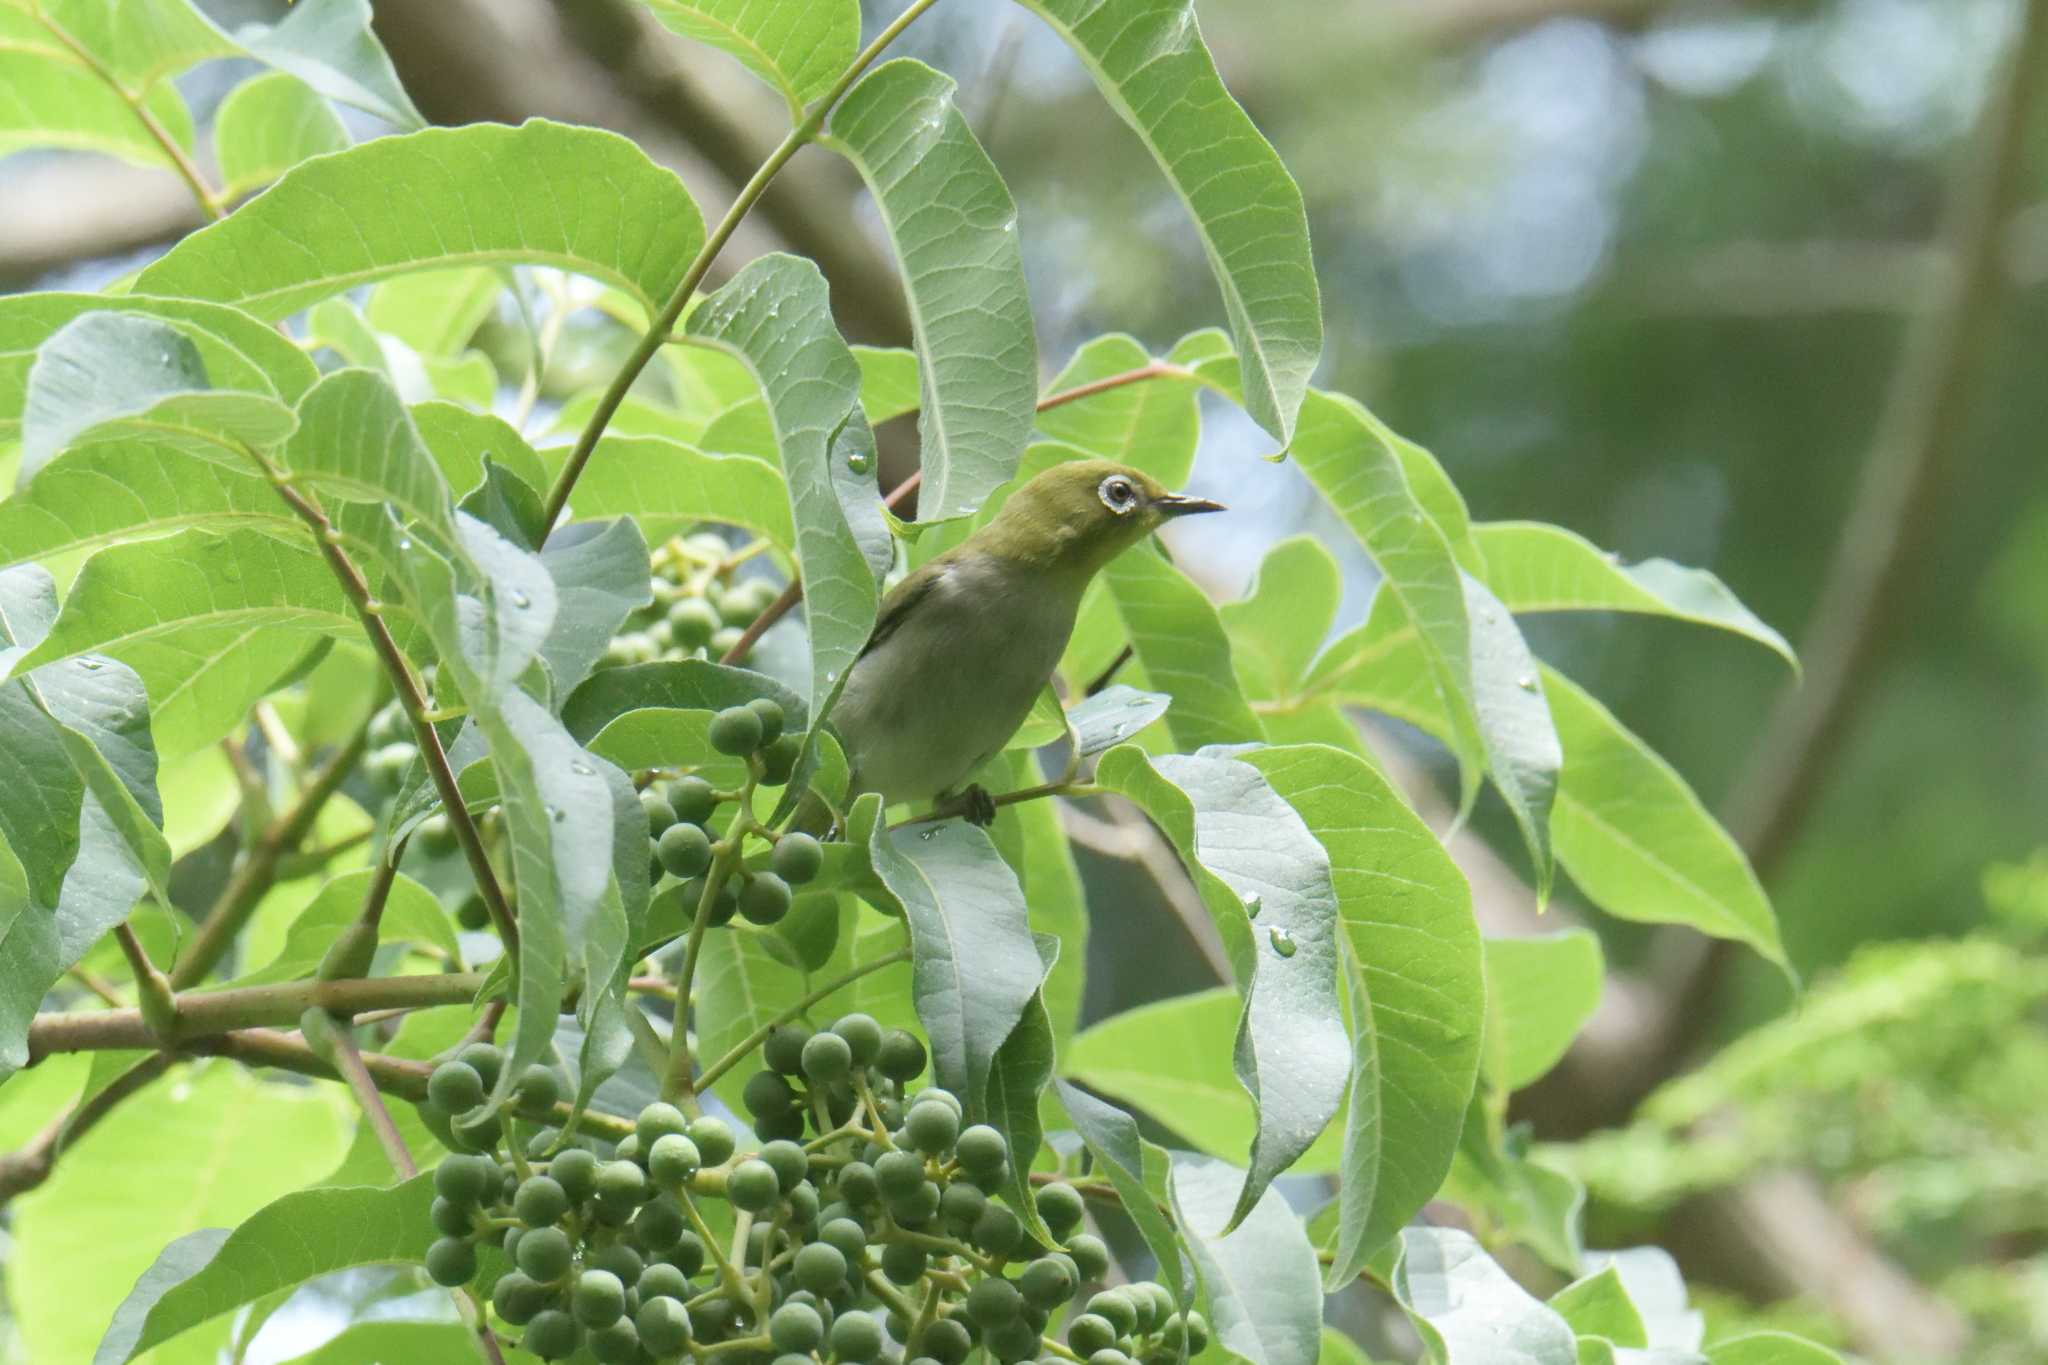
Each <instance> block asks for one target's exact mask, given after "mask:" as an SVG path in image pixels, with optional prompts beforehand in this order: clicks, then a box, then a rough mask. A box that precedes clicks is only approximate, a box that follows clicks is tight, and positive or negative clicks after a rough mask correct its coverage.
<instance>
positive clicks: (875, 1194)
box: [839, 1161, 882, 1209]
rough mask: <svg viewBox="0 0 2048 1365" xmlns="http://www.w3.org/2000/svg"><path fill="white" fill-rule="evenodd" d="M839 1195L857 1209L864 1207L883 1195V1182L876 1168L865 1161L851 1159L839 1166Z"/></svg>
mask: <svg viewBox="0 0 2048 1365" xmlns="http://www.w3.org/2000/svg"><path fill="white" fill-rule="evenodd" d="M839 1197H840V1198H841V1199H844V1200H845V1201H846V1202H847V1204H848V1205H849V1206H851V1207H853V1208H856V1209H864V1208H866V1207H868V1206H869V1205H870V1204H873V1203H874V1202H875V1201H876V1200H877V1199H880V1198H881V1197H882V1182H881V1181H880V1180H878V1179H877V1178H876V1177H875V1168H874V1167H872V1166H870V1165H868V1163H867V1162H865V1161H849V1162H847V1163H846V1164H845V1165H844V1166H841V1167H840V1168H839Z"/></svg>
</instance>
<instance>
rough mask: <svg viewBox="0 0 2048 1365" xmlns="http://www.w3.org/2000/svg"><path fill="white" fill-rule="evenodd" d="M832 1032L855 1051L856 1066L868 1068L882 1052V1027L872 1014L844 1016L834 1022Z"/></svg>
mask: <svg viewBox="0 0 2048 1365" xmlns="http://www.w3.org/2000/svg"><path fill="white" fill-rule="evenodd" d="M832 1031H833V1032H834V1033H836V1034H838V1035H839V1036H840V1037H841V1038H844V1039H845V1040H846V1045H847V1046H848V1047H850V1048H852V1049H853V1062H854V1065H855V1066H867V1065H869V1064H870V1063H872V1062H873V1061H874V1060H875V1058H876V1057H878V1056H880V1055H881V1052H882V1026H881V1025H880V1024H878V1023H876V1022H875V1016H873V1015H872V1014H848V1015H842V1016H841V1017H840V1018H838V1019H836V1020H834V1021H833V1024H832Z"/></svg>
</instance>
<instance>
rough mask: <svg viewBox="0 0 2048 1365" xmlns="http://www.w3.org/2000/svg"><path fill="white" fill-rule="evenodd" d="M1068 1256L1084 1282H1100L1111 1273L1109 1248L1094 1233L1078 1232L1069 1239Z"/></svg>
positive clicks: (1049, 1187)
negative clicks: (1072, 1260) (1071, 1258)
mask: <svg viewBox="0 0 2048 1365" xmlns="http://www.w3.org/2000/svg"><path fill="white" fill-rule="evenodd" d="M1046 1188H1048V1189H1051V1188H1052V1187H1051V1186H1047V1187H1046ZM1041 1207H1042V1206H1041ZM1067 1255H1069V1256H1071V1257H1073V1258H1074V1266H1075V1268H1076V1269H1077V1270H1079V1271H1080V1272H1081V1278H1082V1279H1084V1280H1099V1279H1101V1278H1102V1277H1103V1276H1104V1275H1107V1274H1108V1273H1109V1247H1108V1246H1107V1245H1105V1244H1104V1243H1103V1240H1102V1239H1101V1238H1100V1237H1097V1236H1096V1235H1095V1234H1094V1233H1092V1232H1077V1233H1075V1234H1074V1235H1073V1236H1071V1237H1069V1238H1067Z"/></svg>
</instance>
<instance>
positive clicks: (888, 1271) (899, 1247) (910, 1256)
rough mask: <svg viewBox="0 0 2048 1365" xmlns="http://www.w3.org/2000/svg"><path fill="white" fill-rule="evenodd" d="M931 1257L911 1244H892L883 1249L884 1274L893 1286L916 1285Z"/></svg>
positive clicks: (920, 1248) (922, 1249)
mask: <svg viewBox="0 0 2048 1365" xmlns="http://www.w3.org/2000/svg"><path fill="white" fill-rule="evenodd" d="M930 1260H931V1257H930V1256H929V1255H928V1254H927V1253H926V1252H925V1249H924V1248H923V1247H921V1246H917V1245H916V1244H914V1243H911V1242H890V1243H888V1244H887V1245H885V1246H884V1247H883V1248H882V1273H883V1274H884V1275H887V1276H888V1277H889V1280H890V1282H891V1283H892V1284H905V1285H908V1284H916V1283H917V1282H918V1281H919V1280H920V1279H922V1278H923V1277H924V1270H925V1265H926V1264H927V1263H928V1262H929V1261H930Z"/></svg>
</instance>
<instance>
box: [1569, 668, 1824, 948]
mask: <svg viewBox="0 0 2048 1365" xmlns="http://www.w3.org/2000/svg"><path fill="white" fill-rule="evenodd" d="M1544 681H1545V685H1546V690H1547V692H1548V694H1549V698H1550V709H1551V714H1552V716H1553V717H1554V718H1555V719H1556V721H1557V730H1558V735H1559V737H1560V738H1561V739H1562V740H1563V742H1564V746H1565V754H1566V758H1565V765H1564V774H1563V780H1562V782H1561V783H1560V786H1559V789H1558V798H1557V808H1556V810H1555V811H1554V812H1552V815H1551V828H1552V831H1553V833H1554V834H1555V836H1556V839H1557V849H1558V855H1559V857H1561V858H1562V859H1563V860H1564V864H1565V867H1566V868H1567V869H1568V870H1569V871H1570V872H1571V875H1572V880H1573V881H1574V882H1576V883H1577V884H1578V886H1579V889H1580V890H1581V891H1583V892H1584V893H1585V894H1586V896H1587V897H1588V898H1589V899H1591V900H1592V901H1593V903H1594V904H1595V905H1598V906H1599V907H1600V908H1601V909H1603V910H1605V911H1607V912H1608V913H1609V914H1611V915H1616V916H1618V917H1620V918H1622V919H1630V920H1640V921H1644V922H1647V923H1653V924H1686V925H1690V926H1692V927H1693V928H1695V929H1698V930H1699V931H1700V932H1701V933H1705V934H1712V935H1714V936H1715V937H1717V938H1731V939H1735V940H1736V941H1738V942H1741V943H1746V944H1748V945H1749V946H1750V947H1752V948H1754V949H1756V950H1757V951H1758V952H1759V953H1761V954H1763V955H1764V956H1765V957H1766V958H1768V959H1770V960H1771V961H1772V962H1775V963H1777V964H1778V965H1779V966H1781V967H1783V966H1786V965H1787V964H1786V958H1785V948H1784V944H1783V942H1782V941H1781V940H1780V939H1779V937H1778V920H1777V916H1776V915H1775V914H1774V913H1773V912H1772V910H1771V903H1770V899H1769V898H1768V897H1767V896H1766V895H1765V894H1764V889H1763V887H1762V886H1761V885H1760V884H1759V883H1758V881H1757V879H1756V874H1755V873H1754V872H1753V871H1751V870H1750V866H1749V860H1748V859H1747V858H1745V857H1744V856H1743V854H1742V850H1741V849H1740V848H1739V847H1737V845H1736V843H1735V841H1734V839H1732V838H1730V837H1729V835H1728V832H1727V831H1726V830H1724V829H1722V828H1721V826H1720V824H1719V823H1718V822H1717V821H1716V820H1715V819H1714V817H1713V816H1712V814H1710V813H1709V812H1708V811H1707V809H1706V807H1705V806H1703V805H1702V804H1701V803H1700V799H1699V798H1698V797H1697V796H1695V795H1694V794H1693V791H1692V788H1690V787H1688V786H1687V785H1686V783H1685V779H1684V778H1682V777H1680V776H1679V775H1678V773H1677V772H1676V771H1674V770H1673V769H1672V767H1671V765H1670V764H1668V763H1666V762H1665V761H1664V760H1663V759H1661V758H1659V757H1658V756H1657V755H1656V754H1655V753H1653V752H1651V750H1650V748H1649V746H1648V745H1646V744H1644V743H1643V742H1642V740H1640V739H1638V738H1637V737H1636V736H1635V735H1633V734H1631V733H1630V732H1629V731H1628V730H1627V729H1626V728H1624V727H1623V726H1622V724H1621V722H1620V721H1618V720H1616V719H1615V718H1614V716H1613V714H1612V713H1610V712H1609V711H1608V710H1607V708H1606V707H1604V706H1602V705H1601V704H1600V703H1599V702H1597V701H1595V700H1594V699H1593V698H1592V697H1591V696H1590V695H1588V694H1587V693H1586V692H1584V691H1583V690H1581V689H1580V688H1579V687H1578V686H1577V685H1575V684H1574V683H1572V682H1571V681H1570V680H1569V679H1568V678H1566V677H1564V676H1563V675H1562V674H1559V673H1555V672H1552V671H1550V670H1548V669H1546V670H1545V671H1544Z"/></svg>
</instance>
